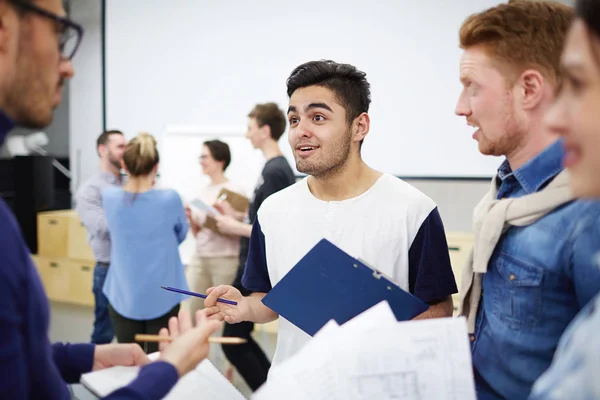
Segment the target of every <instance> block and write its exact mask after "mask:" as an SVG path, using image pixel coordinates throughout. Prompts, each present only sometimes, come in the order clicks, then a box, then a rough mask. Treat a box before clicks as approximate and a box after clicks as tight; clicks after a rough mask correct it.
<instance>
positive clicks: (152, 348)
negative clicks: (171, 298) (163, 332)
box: [108, 304, 179, 354]
mask: <svg viewBox="0 0 600 400" xmlns="http://www.w3.org/2000/svg"><path fill="white" fill-rule="evenodd" d="M108 313H109V314H110V319H111V320H112V323H113V326H114V327H115V334H116V335H117V340H118V341H119V343H135V340H134V337H135V335H136V334H138V333H143V334H149V335H158V331H159V330H160V329H161V328H168V323H169V318H171V317H176V316H177V314H178V313H179V304H177V305H176V306H175V307H173V308H172V309H171V311H169V312H168V313H166V314H164V315H162V316H160V317H158V318H155V319H147V320H137V319H129V318H127V317H124V316H122V315H121V314H119V313H118V312H116V311H115V309H114V308H112V306H111V305H110V304H109V305H108ZM140 345H141V346H142V348H143V349H144V351H145V352H146V354H150V353H154V352H157V351H158V343H157V342H143V343H140Z"/></svg>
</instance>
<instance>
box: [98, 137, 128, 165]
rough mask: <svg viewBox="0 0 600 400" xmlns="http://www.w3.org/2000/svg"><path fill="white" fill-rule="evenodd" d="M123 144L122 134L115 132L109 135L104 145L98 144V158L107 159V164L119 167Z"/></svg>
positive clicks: (123, 148)
mask: <svg viewBox="0 0 600 400" xmlns="http://www.w3.org/2000/svg"><path fill="white" fill-rule="evenodd" d="M125 145H126V143H125V137H124V136H123V135H119V134H116V133H115V134H112V135H109V136H108V142H107V143H106V144H105V145H100V147H99V148H98V152H99V153H100V158H101V159H102V160H106V161H108V163H109V164H111V165H113V166H114V167H116V168H121V165H122V161H123V153H124V152H125Z"/></svg>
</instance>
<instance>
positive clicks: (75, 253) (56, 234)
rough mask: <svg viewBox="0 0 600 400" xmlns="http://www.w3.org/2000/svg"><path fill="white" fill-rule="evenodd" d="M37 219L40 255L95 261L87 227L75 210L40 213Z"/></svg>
mask: <svg viewBox="0 0 600 400" xmlns="http://www.w3.org/2000/svg"><path fill="white" fill-rule="evenodd" d="M37 219H38V221H37V223H38V232H37V235H38V254H39V255H43V256H45V257H59V258H74V259H78V260H93V259H94V253H93V252H92V249H91V247H90V245H89V244H88V241H87V232H86V230H85V227H84V226H83V224H82V223H81V220H80V219H79V216H78V215H77V213H76V212H75V211H74V210H61V211H47V212H40V213H38V215H37Z"/></svg>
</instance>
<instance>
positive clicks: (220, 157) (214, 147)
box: [203, 140, 231, 171]
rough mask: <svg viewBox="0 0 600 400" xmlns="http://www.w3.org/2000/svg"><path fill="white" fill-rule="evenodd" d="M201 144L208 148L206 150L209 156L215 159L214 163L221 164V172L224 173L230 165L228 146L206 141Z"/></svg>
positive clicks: (218, 142)
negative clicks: (208, 151) (220, 162)
mask: <svg viewBox="0 0 600 400" xmlns="http://www.w3.org/2000/svg"><path fill="white" fill-rule="evenodd" d="M203 144H204V145H205V146H206V147H208V150H210V155H211V156H212V158H214V159H215V161H222V162H223V171H225V170H226V169H227V167H228V166H229V164H230V163H231V152H230V151H229V145H228V144H227V143H225V142H221V141H220V140H207V141H206V142H204V143H203Z"/></svg>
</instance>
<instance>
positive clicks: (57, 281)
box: [37, 256, 94, 306]
mask: <svg viewBox="0 0 600 400" xmlns="http://www.w3.org/2000/svg"><path fill="white" fill-rule="evenodd" d="M37 261H38V266H39V269H38V270H39V273H40V277H41V280H42V283H43V285H44V289H45V290H46V294H47V296H48V298H49V299H50V300H52V301H58V302H63V303H70V304H79V305H86V306H93V305H94V295H93V293H92V285H93V279H94V263H93V262H89V261H79V260H70V259H60V258H52V257H43V256H38V257H37Z"/></svg>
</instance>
